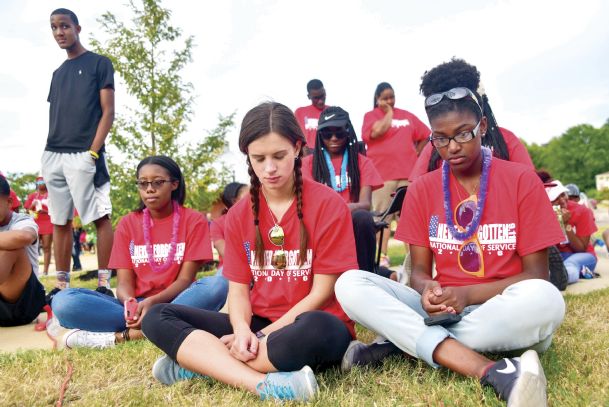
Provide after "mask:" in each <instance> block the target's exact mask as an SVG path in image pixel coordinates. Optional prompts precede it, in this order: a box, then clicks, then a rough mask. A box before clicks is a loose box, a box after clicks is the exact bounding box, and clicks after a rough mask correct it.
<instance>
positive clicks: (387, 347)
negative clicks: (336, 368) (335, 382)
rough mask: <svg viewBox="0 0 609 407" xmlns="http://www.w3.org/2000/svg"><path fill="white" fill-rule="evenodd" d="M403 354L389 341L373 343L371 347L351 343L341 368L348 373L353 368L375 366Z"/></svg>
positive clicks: (357, 342)
mask: <svg viewBox="0 0 609 407" xmlns="http://www.w3.org/2000/svg"><path fill="white" fill-rule="evenodd" d="M402 353H404V352H403V351H402V350H401V349H400V348H398V347H397V346H395V345H394V344H393V343H391V342H389V341H387V340H384V341H383V342H373V343H371V344H370V345H366V344H365V343H363V342H360V341H351V343H350V344H349V347H348V348H347V351H346V352H345V354H344V355H343V360H342V362H341V364H340V368H341V370H342V371H343V372H348V371H349V370H351V369H352V368H353V366H375V365H379V364H380V363H381V362H382V361H383V360H384V359H385V358H387V357H388V356H391V355H400V354H402Z"/></svg>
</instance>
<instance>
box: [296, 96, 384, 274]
mask: <svg viewBox="0 0 609 407" xmlns="http://www.w3.org/2000/svg"><path fill="white" fill-rule="evenodd" d="M316 137H317V141H316V143H315V147H314V149H313V154H312V155H309V156H306V157H305V158H303V160H302V169H303V171H302V173H303V176H304V177H305V178H310V179H313V180H315V181H317V182H320V183H322V184H325V185H327V186H329V187H331V188H332V189H333V190H335V191H336V192H337V193H338V194H339V195H340V196H341V197H342V198H343V200H344V201H345V202H346V203H347V206H348V207H349V209H350V210H351V218H352V220H353V232H354V233H355V236H357V238H356V239H355V245H356V252H357V262H358V264H359V269H360V270H367V271H371V272H373V273H377V274H382V275H384V276H385V277H389V276H390V275H391V274H392V271H391V270H389V269H387V268H385V267H383V268H380V269H378V268H377V267H376V264H375V262H374V254H375V249H376V228H375V225H374V219H373V218H372V214H371V213H370V205H371V202H372V191H373V190H375V189H378V188H381V187H382V186H383V179H382V178H381V176H380V174H379V173H378V171H377V170H376V167H375V166H374V164H373V163H372V160H370V159H369V158H367V157H366V156H364V155H362V154H360V153H359V151H358V143H357V135H356V134H355V130H354V128H353V125H352V124H351V120H350V119H349V113H347V112H346V111H345V110H343V109H342V108H340V107H338V106H333V107H329V108H327V109H326V110H324V111H323V113H322V114H321V116H320V117H319V122H318V125H317V136H316ZM393 278H394V279H396V276H395V273H393Z"/></svg>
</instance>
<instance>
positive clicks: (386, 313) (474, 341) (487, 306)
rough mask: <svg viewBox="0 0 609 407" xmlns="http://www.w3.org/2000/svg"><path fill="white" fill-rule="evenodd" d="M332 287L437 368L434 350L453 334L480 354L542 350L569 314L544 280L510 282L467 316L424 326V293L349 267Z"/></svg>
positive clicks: (351, 312) (350, 307) (372, 325)
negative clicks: (453, 320) (447, 323)
mask: <svg viewBox="0 0 609 407" xmlns="http://www.w3.org/2000/svg"><path fill="white" fill-rule="evenodd" d="M334 290H335V292H336V298H337V299H338V301H339V302H340V305H341V306H342V307H343V310H344V311H345V312H346V313H347V315H348V316H349V317H350V318H351V319H352V320H354V321H356V322H359V323H360V324H362V325H363V326H365V327H366V328H368V329H370V330H372V331H374V332H376V333H377V334H379V335H381V336H383V337H385V338H387V339H388V340H389V341H391V342H393V343H394V344H395V345H396V346H397V347H398V348H400V349H401V350H403V351H404V352H406V353H408V354H409V355H411V356H414V357H416V358H419V359H422V360H424V361H425V362H427V363H428V364H429V365H431V366H433V367H438V365H437V364H436V363H435V362H434V360H433V352H434V350H435V349H436V347H437V346H438V345H439V344H440V343H441V342H442V341H444V340H445V339H446V338H449V337H450V338H454V339H456V340H457V341H459V342H461V343H462V344H463V345H465V346H467V347H468V348H470V349H473V350H475V351H477V352H506V351H514V350H520V349H527V348H531V349H535V350H536V351H538V352H543V351H545V350H546V349H547V348H548V347H549V346H550V343H551V341H552V334H553V333H554V331H555V330H556V329H557V328H558V326H559V325H560V323H561V322H562V320H563V318H564V315H565V302H564V300H563V298H562V295H561V294H560V292H559V291H558V290H557V289H556V287H554V286H553V285H552V284H551V283H549V282H548V281H545V280H524V281H520V282H518V283H515V284H512V285H511V286H509V287H507V288H506V289H505V290H504V291H503V293H501V294H499V295H496V296H494V297H493V298H491V299H489V300H488V301H486V302H485V303H484V304H480V305H470V306H468V307H466V308H465V309H464V310H463V312H462V313H461V316H462V317H463V319H462V320H461V321H460V322H458V323H456V324H454V325H451V326H449V327H448V328H444V327H442V326H427V325H425V323H424V322H423V319H424V318H426V317H427V316H428V314H427V313H426V312H425V311H424V310H423V307H422V305H421V295H420V294H419V293H418V292H417V291H415V290H413V289H412V288H410V287H407V286H405V285H403V284H400V283H398V282H395V281H392V280H390V279H388V278H385V277H381V276H379V275H376V274H373V273H369V272H366V271H361V270H351V271H347V272H346V273H344V274H343V275H342V276H340V278H339V279H338V281H337V282H336V286H335V288H334Z"/></svg>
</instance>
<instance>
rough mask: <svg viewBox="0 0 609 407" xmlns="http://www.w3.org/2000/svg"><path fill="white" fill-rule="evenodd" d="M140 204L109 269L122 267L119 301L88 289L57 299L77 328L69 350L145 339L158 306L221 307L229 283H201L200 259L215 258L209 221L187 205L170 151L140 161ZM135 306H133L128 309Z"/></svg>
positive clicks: (118, 237)
mask: <svg viewBox="0 0 609 407" xmlns="http://www.w3.org/2000/svg"><path fill="white" fill-rule="evenodd" d="M136 180H137V181H136V185H137V187H138V188H139V194H140V205H139V207H138V208H137V209H136V210H135V211H133V212H131V213H129V214H128V215H126V216H124V217H123V218H122V219H121V220H120V222H119V223H118V226H117V228H116V232H115V234H114V244H113V246H112V254H111V257H110V263H109V264H110V267H111V268H113V269H116V270H117V281H118V286H117V289H116V294H117V297H118V298H113V297H111V296H108V295H105V294H102V293H100V292H97V291H93V290H87V289H83V288H70V289H66V290H62V291H60V292H59V293H57V294H56V295H55V297H54V298H53V302H52V307H53V311H54V313H55V316H56V317H57V319H58V321H59V323H60V324H61V325H62V326H63V327H66V328H74V329H72V330H71V331H69V332H67V333H66V334H65V335H64V337H63V343H64V345H65V346H66V347H67V348H73V347H94V348H105V347H110V346H114V345H115V344H116V343H120V342H124V341H128V340H135V339H141V338H142V337H143V335H142V331H141V321H142V318H143V317H144V316H145V315H146V313H147V312H148V311H149V310H150V307H151V306H152V305H154V304H157V303H168V302H171V303H174V304H183V305H185V306H186V305H187V306H190V307H195V308H201V309H209V310H214V311H217V310H219V309H221V308H222V307H223V306H224V303H225V301H226V295H227V292H228V282H227V281H226V280H225V279H224V278H223V277H221V276H210V277H204V278H202V279H200V280H198V281H195V275H196V273H197V271H199V269H200V266H201V264H202V262H204V261H207V260H211V259H212V258H213V255H212V251H211V241H210V239H209V226H208V223H207V219H205V217H204V216H203V214H201V213H200V212H197V211H194V210H192V209H189V208H185V207H184V206H183V205H184V200H185V198H186V191H185V186H184V177H183V176H182V171H181V170H180V167H179V166H178V164H176V163H175V161H173V160H172V159H171V158H169V157H165V156H152V157H148V158H145V159H143V160H142V161H141V162H140V163H139V165H138V166H137V171H136ZM129 305H133V307H134V309H133V310H131V311H129V312H130V313H129V314H128V313H127V312H126V308H130V307H129Z"/></svg>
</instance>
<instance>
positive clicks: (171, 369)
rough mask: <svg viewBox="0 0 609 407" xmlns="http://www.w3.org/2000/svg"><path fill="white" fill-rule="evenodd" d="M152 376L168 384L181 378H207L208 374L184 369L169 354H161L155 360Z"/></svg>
mask: <svg viewBox="0 0 609 407" xmlns="http://www.w3.org/2000/svg"><path fill="white" fill-rule="evenodd" d="M152 376H154V378H155V379H157V380H158V381H159V382H161V383H163V384H166V385H168V386H170V385H172V384H174V383H175V382H179V381H181V380H191V379H197V378H202V379H204V378H207V376H204V375H202V374H199V373H195V372H191V371H190V370H187V369H184V368H183V367H181V366H180V365H178V364H177V362H175V361H174V360H173V359H171V358H170V357H169V356H167V355H164V356H161V357H160V358H158V359H157V360H156V362H154V365H153V366H152Z"/></svg>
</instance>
